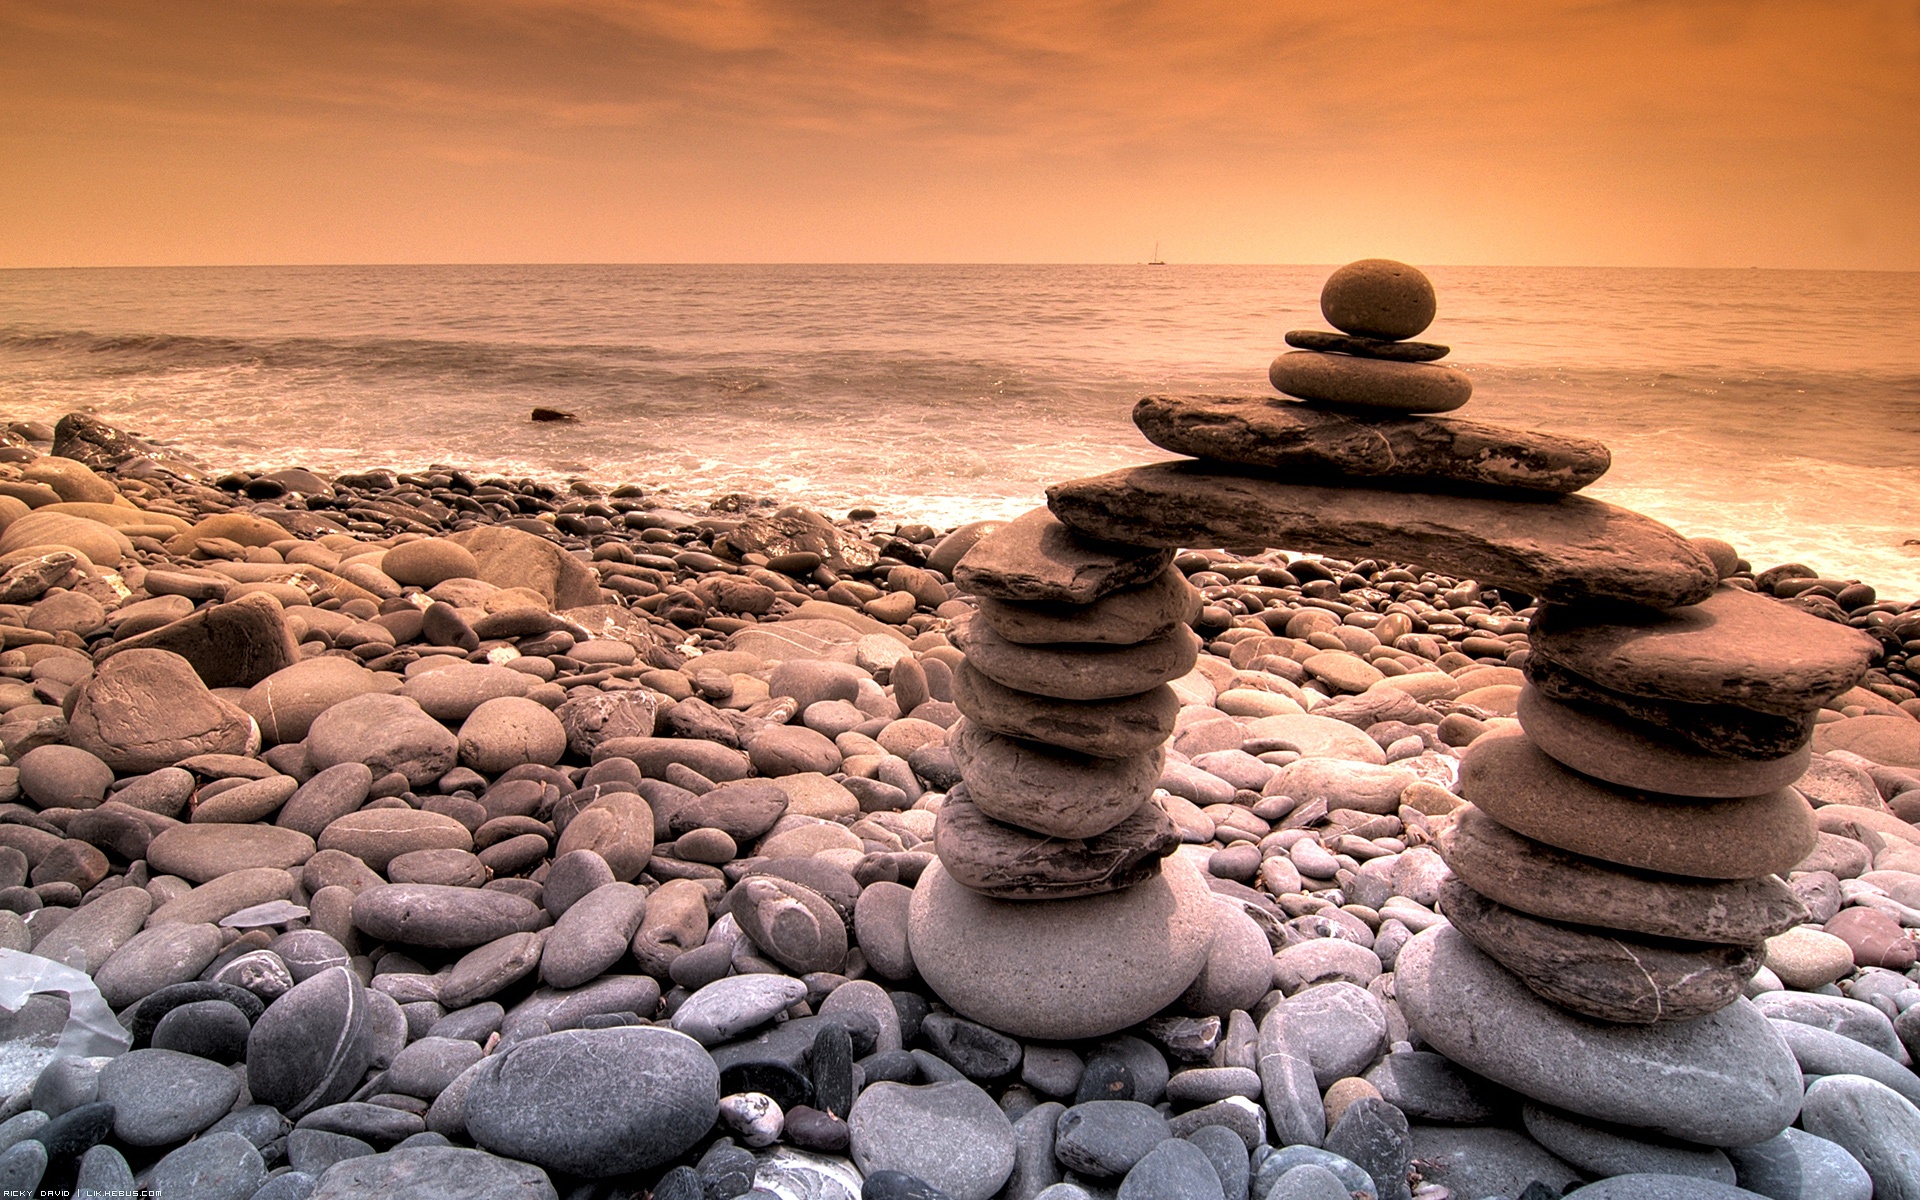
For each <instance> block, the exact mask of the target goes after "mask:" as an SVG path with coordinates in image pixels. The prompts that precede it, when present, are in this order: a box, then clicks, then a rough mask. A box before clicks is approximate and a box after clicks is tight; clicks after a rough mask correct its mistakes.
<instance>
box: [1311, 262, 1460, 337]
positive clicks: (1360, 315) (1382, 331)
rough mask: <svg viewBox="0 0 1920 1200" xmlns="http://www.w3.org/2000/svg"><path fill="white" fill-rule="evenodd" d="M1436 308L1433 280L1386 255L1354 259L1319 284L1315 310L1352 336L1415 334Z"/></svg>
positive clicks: (1430, 320)
mask: <svg viewBox="0 0 1920 1200" xmlns="http://www.w3.org/2000/svg"><path fill="white" fill-rule="evenodd" d="M1438 310H1439V299H1438V298H1437V297H1436V296H1435V295H1434V292H1433V281H1432V280H1430V279H1428V278H1427V277H1426V274H1425V273H1424V272H1423V271H1421V270H1420V268H1418V267H1413V266H1409V265H1407V264H1406V263H1403V262H1396V261H1395V260H1393V259H1391V258H1362V259H1357V260H1355V261H1354V262H1350V263H1348V264H1347V265H1346V266H1344V267H1341V268H1340V269H1338V270H1336V271H1335V272H1334V273H1333V274H1331V275H1329V276H1327V281H1326V282H1325V283H1324V284H1322V285H1321V286H1320V315H1321V316H1323V317H1325V318H1326V319H1327V324H1329V325H1331V326H1333V327H1334V328H1335V329H1338V330H1340V331H1341V332H1343V333H1350V334H1352V335H1353V336H1355V337H1370V338H1381V339H1384V340H1391V341H1398V340H1400V339H1402V338H1410V337H1418V336H1419V335H1420V334H1421V332H1422V331H1424V330H1425V329H1426V327H1427V326H1428V325H1431V324H1433V316H1434V313H1435V312H1437V311H1438Z"/></svg>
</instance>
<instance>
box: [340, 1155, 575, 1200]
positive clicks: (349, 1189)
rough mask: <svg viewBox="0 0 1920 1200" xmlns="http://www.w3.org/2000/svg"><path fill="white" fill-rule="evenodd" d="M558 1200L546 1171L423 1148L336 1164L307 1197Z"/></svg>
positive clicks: (493, 1157)
mask: <svg viewBox="0 0 1920 1200" xmlns="http://www.w3.org/2000/svg"><path fill="white" fill-rule="evenodd" d="M481 1196H484V1197H486V1200H558V1193H556V1192H555V1191H554V1188H553V1182H552V1181H551V1180H549V1179H548V1178H547V1175H546V1172H544V1171H542V1170H541V1169H540V1168H538V1167H535V1166H531V1165H529V1164H527V1163H524V1162H514V1161H512V1160H511V1159H506V1158H500V1157H498V1156H496V1155H492V1154H486V1153H483V1152H482V1151H479V1150H465V1149H460V1148H457V1147H453V1146H426V1147H419V1148H414V1149H404V1150H391V1151H389V1152H387V1153H386V1154H376V1155H373V1156H371V1157H369V1158H356V1159H351V1160H349V1161H347V1162H342V1163H335V1164H334V1165H333V1166H331V1167H328V1168H327V1172H326V1174H324V1175H322V1176H321V1177H320V1182H319V1184H318V1186H316V1187H315V1188H314V1190H313V1194H312V1197H311V1200H374V1198H375V1197H378V1198H379V1200H472V1198H474V1197H481Z"/></svg>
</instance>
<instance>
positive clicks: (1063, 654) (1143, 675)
mask: <svg viewBox="0 0 1920 1200" xmlns="http://www.w3.org/2000/svg"><path fill="white" fill-rule="evenodd" d="M951 636H952V637H953V640H954V644H955V645H957V646H959V647H960V648H961V649H962V650H964V651H966V653H967V662H968V663H969V664H971V665H972V666H973V667H975V668H976V669H978V670H979V672H980V673H981V674H982V675H985V676H986V677H987V678H988V679H991V680H993V681H994V682H995V683H999V684H1003V685H1005V686H1007V687H1010V688H1017V689H1019V690H1020V691H1023V692H1031V693H1033V694H1034V695H1036V696H1051V697H1053V698H1055V699H1059V700H1113V699H1117V698H1119V697H1121V696H1137V695H1139V694H1140V693H1141V692H1144V691H1148V690H1150V689H1152V688H1156V687H1158V686H1160V685H1161V684H1163V683H1168V682H1171V681H1172V680H1175V679H1178V678H1180V677H1181V676H1182V675H1185V674H1186V673H1187V672H1188V671H1191V670H1193V664H1194V662H1195V661H1196V660H1197V658H1198V657H1199V653H1200V638H1199V637H1198V636H1197V635H1196V634H1195V633H1194V632H1193V630H1191V629H1189V628H1187V627H1186V626H1185V625H1176V626H1174V627H1173V628H1172V629H1170V630H1168V631H1167V632H1166V633H1163V634H1161V635H1160V636H1159V637H1156V638H1151V639H1149V640H1147V641H1144V642H1140V643H1138V644H1136V645H1132V646H1099V645H1085V644H1079V643H1054V644H1053V645H1037V646H1023V645H1021V644H1020V643H1018V642H1010V641H1008V640H1007V639H1006V638H1004V637H1001V636H1000V635H999V634H998V633H996V632H995V631H994V628H993V626H992V625H991V624H989V623H987V622H986V621H983V620H978V619H974V618H967V619H964V620H961V621H957V622H955V623H954V629H953V633H952V635H951Z"/></svg>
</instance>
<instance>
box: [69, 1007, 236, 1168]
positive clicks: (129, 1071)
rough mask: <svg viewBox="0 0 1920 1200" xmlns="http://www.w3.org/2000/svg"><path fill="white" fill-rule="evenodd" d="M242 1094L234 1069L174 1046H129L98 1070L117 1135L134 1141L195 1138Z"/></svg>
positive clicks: (154, 1142) (137, 1143)
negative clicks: (157, 1047) (170, 1048)
mask: <svg viewBox="0 0 1920 1200" xmlns="http://www.w3.org/2000/svg"><path fill="white" fill-rule="evenodd" d="M175 1011H176V1012H177V1011H179V1010H177V1009H176V1010H175ZM169 1015H171V1014H169ZM239 1095H240V1079H239V1077H238V1076H237V1075H235V1074H234V1073H233V1072H232V1071H230V1070H228V1069H227V1068H225V1067H223V1066H221V1065H220V1064H219V1063H216V1062H211V1061H209V1060H207V1059H204V1058H200V1057H198V1056H197V1055H193V1054H182V1053H180V1052H179V1051H176V1050H134V1051H130V1052H128V1053H126V1054H122V1055H121V1056H120V1057H118V1058H116V1059H114V1060H113V1061H112V1062H110V1063H108V1064H107V1066H106V1068H105V1069H104V1070H102V1071H101V1072H100V1099H101V1100H104V1101H106V1102H107V1103H109V1104H111V1105H113V1106H114V1108H113V1113H114V1116H113V1133H114V1136H115V1137H117V1138H119V1139H120V1140H121V1141H123V1142H125V1143H127V1144H128V1145H130V1146H165V1145H170V1144H171V1143H174V1142H178V1141H183V1140H185V1139H186V1138H189V1137H192V1136H193V1135H194V1134H196V1133H199V1132H200V1131H201V1130H203V1129H205V1128H207V1127H208V1126H209V1125H212V1124H213V1123H214V1122H215V1121H217V1120H219V1119H220V1118H221V1117H223V1116H225V1115H226V1114H227V1110H228V1109H230V1108H232V1107H233V1102H234V1100H235V1099H236V1098H238V1097H239Z"/></svg>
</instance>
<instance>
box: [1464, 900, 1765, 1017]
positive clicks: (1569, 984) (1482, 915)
mask: <svg viewBox="0 0 1920 1200" xmlns="http://www.w3.org/2000/svg"><path fill="white" fill-rule="evenodd" d="M1440 907H1441V910H1442V911H1443V912H1444V913H1445V914H1446V917H1447V919H1448V920H1449V921H1451V922H1453V927H1454V928H1455V929H1458V930H1459V931H1460V932H1461V933H1462V934H1464V935H1466V938H1467V940H1468V941H1470V942H1472V943H1473V944H1474V945H1475V946H1478V947H1479V948H1480V951H1481V953H1483V954H1485V955H1487V956H1488V957H1490V958H1492V959H1493V960H1494V961H1495V962H1497V963H1499V964H1500V965H1501V966H1503V967H1505V968H1506V969H1507V970H1509V971H1511V972H1513V973H1514V974H1515V975H1516V976H1518V977H1519V979H1520V982H1522V983H1524V984H1526V985H1527V988H1528V989H1529V990H1530V991H1532V992H1533V994H1534V995H1536V996H1539V997H1540V998H1541V999H1543V1000H1546V1001H1548V1002H1549V1003H1552V1004H1557V1005H1559V1006H1560V1007H1561V1008H1564V1009H1567V1010H1569V1011H1571V1012H1576V1013H1579V1014H1580V1015H1581V1016H1583V1017H1592V1018H1593V1019H1594V1020H1596V1021H1611V1022H1614V1023H1616V1024H1623V1025H1652V1024H1655V1023H1657V1022H1661V1021H1690V1020H1692V1019H1693V1018H1695V1017H1704V1016H1706V1015H1707V1014H1708V1013H1710V1012H1718V1011H1719V1010H1720V1009H1723V1008H1725V1007H1726V1006H1727V1005H1729V1004H1732V1003H1733V1002H1734V1000H1735V999H1736V998H1737V997H1738V996H1739V995H1740V991H1741V989H1742V988H1743V987H1745V986H1746V982H1747V980H1749V979H1751V978H1753V973H1754V972H1755V971H1758V970H1759V969H1760V963H1761V960H1762V959H1764V958H1765V957H1766V950H1765V948H1764V946H1723V945H1714V944H1710V943H1705V942H1683V941H1676V940H1669V939H1662V938H1646V937H1639V936H1636V935H1633V934H1627V933H1622V932H1620V931H1618V930H1602V929H1586V928H1581V927H1579V926H1576V925H1563V924H1560V923H1558V922H1555V921H1543V920H1541V919H1540V918H1538V917H1530V916H1528V915H1527V914H1525V913H1523V912H1521V911H1519V910H1518V909H1513V908H1508V907H1506V906H1505V905H1501V904H1495V903H1494V902H1493V901H1491V900H1489V899H1487V898H1486V897H1485V896H1482V895H1481V894H1480V893H1478V892H1476V891H1474V890H1473V889H1472V888H1470V887H1468V886H1467V885H1466V884H1464V883H1462V882H1461V881H1460V880H1459V879H1458V878H1453V879H1449V880H1447V881H1446V882H1445V883H1443V884H1441V886H1440Z"/></svg>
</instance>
